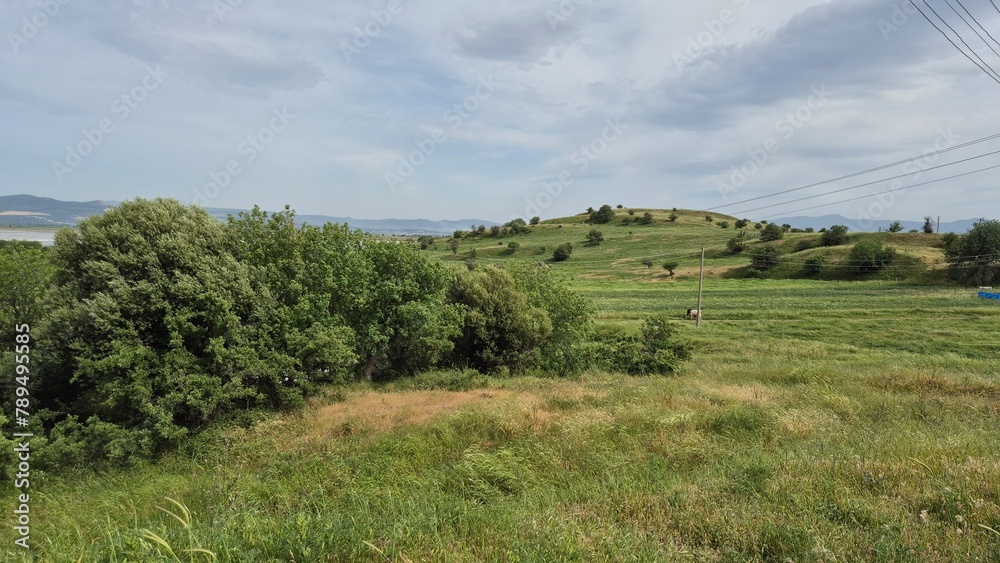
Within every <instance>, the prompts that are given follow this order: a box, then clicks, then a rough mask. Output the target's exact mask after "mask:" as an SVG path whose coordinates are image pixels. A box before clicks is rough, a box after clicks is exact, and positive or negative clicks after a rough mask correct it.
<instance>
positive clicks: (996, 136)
mask: <svg viewBox="0 0 1000 563" xmlns="http://www.w3.org/2000/svg"><path fill="white" fill-rule="evenodd" d="M997 138H1000V133H997V134H995V135H990V136H988V137H983V138H982V139H976V140H974V141H969V142H967V143H962V144H959V145H955V146H953V147H948V148H946V149H941V150H937V151H934V152H929V153H924V154H922V155H920V156H914V157H912V158H907V159H904V160H900V161H898V162H893V163H892V164H884V165H882V166H876V167H875V168H869V169H867V170H862V171H861V172H854V173H851V174H845V175H843V176H838V177H836V178H831V179H829V180H823V181H822V182H815V183H813V184H808V185H806V186H799V187H797V188H792V189H789V190H783V191H780V192H774V193H773V194H768V195H762V196H757V197H751V198H749V199H744V200H741V201H734V202H733V203H727V204H725V205H719V206H717V207H710V208H708V209H706V210H705V211H717V210H719V209H722V208H724V207H732V206H734V205H740V204H743V203H750V202H751V201H757V200H761V199H767V198H769V197H775V196H779V195H784V194H787V193H792V192H797V191H801V190H805V189H809V188H815V187H816V186H822V185H825V184H832V183H833V182H838V181H840V180H846V179H848V178H854V177H857V176H863V175H865V174H869V173H871V172H878V171H879V170H885V169H886V168H892V167H893V166H899V165H900V164H906V163H907V162H913V161H915V160H923V159H925V158H929V157H932V156H937V155H939V154H944V153H946V152H951V151H954V150H958V149H963V148H965V147H969V146H972V145H978V144H979V143H984V142H986V141H992V140H993V139H997Z"/></svg>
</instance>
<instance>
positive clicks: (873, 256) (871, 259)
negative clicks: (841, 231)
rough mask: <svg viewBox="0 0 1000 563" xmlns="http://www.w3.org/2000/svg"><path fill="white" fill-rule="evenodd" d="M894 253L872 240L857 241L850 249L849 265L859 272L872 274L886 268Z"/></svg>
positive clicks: (894, 255)
mask: <svg viewBox="0 0 1000 563" xmlns="http://www.w3.org/2000/svg"><path fill="white" fill-rule="evenodd" d="M895 257H896V251H895V250H893V249H892V248H889V247H887V246H883V245H881V244H880V243H878V242H876V241H874V240H872V239H864V240H861V241H858V243H857V244H855V245H854V248H852V249H851V254H850V259H851V264H852V265H853V267H854V268H855V269H857V270H858V271H859V272H865V273H872V272H877V271H879V270H881V269H882V268H885V267H886V266H888V265H889V264H890V263H891V262H892V260H893V258H895Z"/></svg>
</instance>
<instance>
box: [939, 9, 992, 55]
mask: <svg viewBox="0 0 1000 563" xmlns="http://www.w3.org/2000/svg"><path fill="white" fill-rule="evenodd" d="M944 1H945V3H946V4H948V7H949V8H951V11H952V12H955V15H956V16H958V17H959V19H961V20H962V21H963V22H964V23H965V25H967V26H969V29H971V30H972V33H975V34H976V36H977V37H979V39H980V40H981V41H982V42H983V43H985V44H986V46H987V47H988V48H989V49H990V51H993V54H994V55H996V56H998V57H1000V53H998V52H997V50H996V49H994V48H993V45H990V42H989V41H987V40H986V38H985V37H983V34H981V33H979V31H977V30H976V28H974V27H972V24H971V23H969V20H967V19H965V16H963V15H962V14H960V13H959V12H958V10H956V9H955V6H954V5H953V4H952V3H951V0H944ZM956 1H957V2H958V5H959V6H962V9H963V10H965V13H966V14H969V17H970V18H972V21H974V22H976V25H978V26H979V27H981V28H983V31H986V28H984V27H983V24H981V23H979V20H977V19H976V16H973V15H972V14H971V13H969V11H968V10H966V9H965V6H964V5H962V2H961V1H959V0H956ZM986 33H987V34H988V33H989V32H988V31H987V32H986ZM991 37H992V36H991ZM991 68H992V67H991Z"/></svg>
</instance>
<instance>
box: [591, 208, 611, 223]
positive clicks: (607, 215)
mask: <svg viewBox="0 0 1000 563" xmlns="http://www.w3.org/2000/svg"><path fill="white" fill-rule="evenodd" d="M614 218H615V210H614V209H612V208H611V206H610V205H607V204H604V205H602V206H601V208H600V209H598V210H597V211H594V212H592V213H591V214H590V222H591V223H594V224H598V225H603V224H606V223H610V222H611V221H612V220H614Z"/></svg>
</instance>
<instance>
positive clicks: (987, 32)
mask: <svg viewBox="0 0 1000 563" xmlns="http://www.w3.org/2000/svg"><path fill="white" fill-rule="evenodd" d="M991 1H992V0H991ZM955 2H958V5H959V6H961V7H962V10H965V13H966V14H969V17H970V18H972V21H974V22H976V25H978V26H979V28H980V29H982V30H983V31H985V32H986V35H988V36H989V38H990V39H992V40H993V42H994V43H996V44H997V45H1000V42H998V41H997V39H996V37H993V34H992V33H990V30H988V29H986V28H985V27H984V26H983V24H982V23H980V22H979V20H978V19H976V16H974V15H972V13H971V12H969V9H968V8H966V7H965V4H963V3H962V0H955ZM994 6H995V5H994ZM998 11H1000V10H998ZM980 37H982V36H980ZM983 41H984V42H985V41H986V40H985V39H984V40H983ZM987 45H989V43H987ZM991 49H992V47H991ZM993 52H994V53H996V51H993ZM997 56H1000V53H998V54H997Z"/></svg>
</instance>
